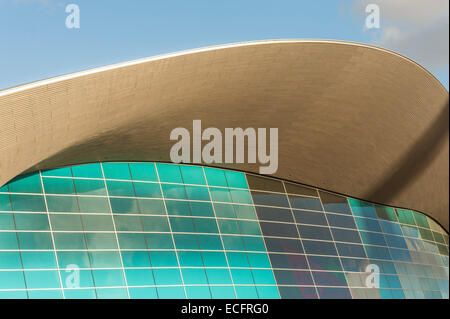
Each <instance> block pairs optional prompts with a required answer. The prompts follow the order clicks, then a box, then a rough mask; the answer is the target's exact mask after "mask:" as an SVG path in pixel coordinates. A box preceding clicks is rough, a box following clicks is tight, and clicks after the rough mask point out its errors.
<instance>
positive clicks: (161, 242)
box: [145, 234, 173, 249]
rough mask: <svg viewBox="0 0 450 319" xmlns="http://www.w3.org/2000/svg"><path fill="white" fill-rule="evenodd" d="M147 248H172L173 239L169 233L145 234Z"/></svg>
mask: <svg viewBox="0 0 450 319" xmlns="http://www.w3.org/2000/svg"><path fill="white" fill-rule="evenodd" d="M145 238H146V240H147V245H148V248H149V249H173V240H172V236H171V235H170V234H145Z"/></svg>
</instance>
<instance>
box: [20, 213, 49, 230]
mask: <svg viewBox="0 0 450 319" xmlns="http://www.w3.org/2000/svg"><path fill="white" fill-rule="evenodd" d="M14 218H15V221H16V229H17V230H50V225H49V224H48V216H47V214H25V213H20V214H19V213H18V214H15V217H14Z"/></svg>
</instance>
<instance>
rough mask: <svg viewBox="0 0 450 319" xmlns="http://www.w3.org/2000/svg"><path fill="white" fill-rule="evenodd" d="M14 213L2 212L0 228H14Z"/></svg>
mask: <svg viewBox="0 0 450 319" xmlns="http://www.w3.org/2000/svg"><path fill="white" fill-rule="evenodd" d="M14 229H15V225H14V215H13V214H9V213H1V214H0V230H14Z"/></svg>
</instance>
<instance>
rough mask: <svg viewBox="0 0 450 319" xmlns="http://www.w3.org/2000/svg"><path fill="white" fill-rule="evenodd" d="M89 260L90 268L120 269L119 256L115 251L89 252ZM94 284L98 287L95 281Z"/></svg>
mask: <svg viewBox="0 0 450 319" xmlns="http://www.w3.org/2000/svg"><path fill="white" fill-rule="evenodd" d="M89 258H90V261H91V265H92V268H119V267H122V264H121V261H120V256H119V253H118V252H117V251H91V252H89ZM105 276H106V275H105ZM96 284H97V285H98V286H100V285H99V284H98V283H97V281H96Z"/></svg>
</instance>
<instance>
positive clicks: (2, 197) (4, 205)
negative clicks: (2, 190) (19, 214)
mask: <svg viewBox="0 0 450 319" xmlns="http://www.w3.org/2000/svg"><path fill="white" fill-rule="evenodd" d="M0 211H6V212H9V211H11V201H10V199H9V195H8V194H0Z"/></svg>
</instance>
